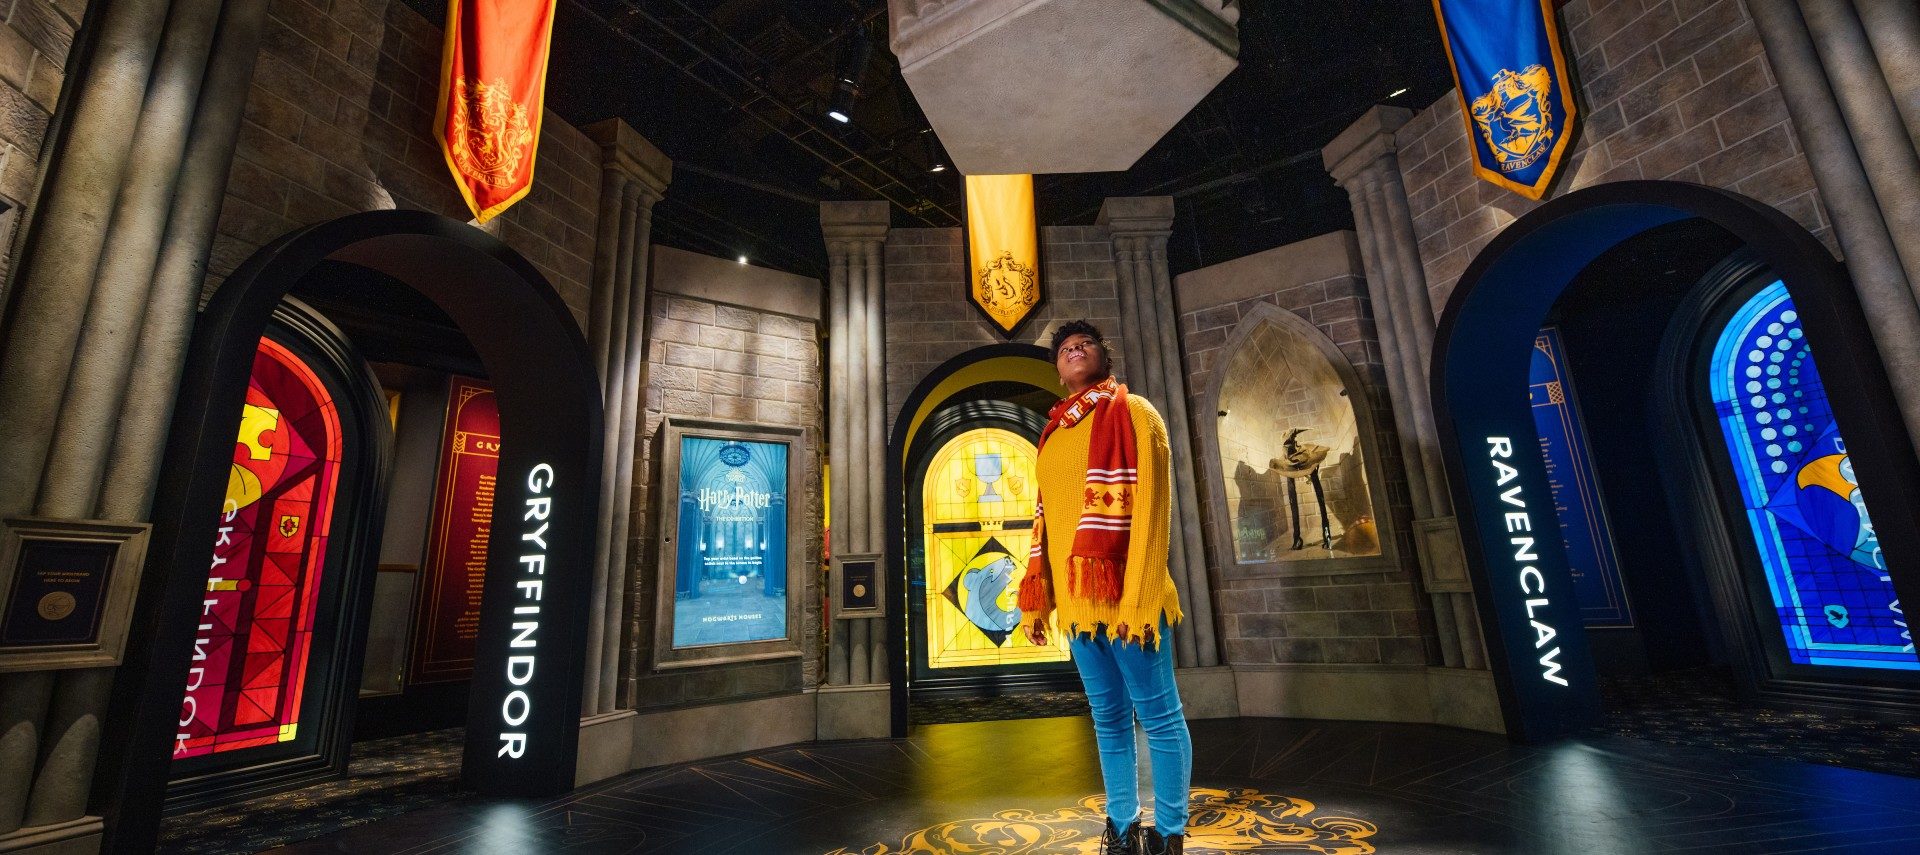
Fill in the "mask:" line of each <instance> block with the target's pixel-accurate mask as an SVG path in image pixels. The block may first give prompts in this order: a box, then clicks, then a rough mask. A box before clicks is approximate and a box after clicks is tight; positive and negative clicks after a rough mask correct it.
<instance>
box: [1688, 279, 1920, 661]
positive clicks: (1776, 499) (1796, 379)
mask: <svg viewBox="0 0 1920 855" xmlns="http://www.w3.org/2000/svg"><path fill="white" fill-rule="evenodd" d="M1860 334H1861V335H1865V332H1864V331H1862V332H1861V333H1860ZM1710 370H1711V372H1712V376H1711V378H1710V382H1709V388H1710V394H1711V397H1712V400H1713V410H1714V416H1715V418H1716V419H1717V420H1718V422H1719V425H1720V430H1721V435H1722V438H1723V439H1724V440H1725V442H1726V450H1727V454H1728V457H1729V459H1730V462H1731V463H1732V466H1733V473H1734V480H1735V481H1736V482H1737V485H1738V489H1739V500H1740V503H1741V507H1743V508H1744V509H1745V511H1746V523H1747V528H1748V530H1749V531H1750V533H1751V534H1752V537H1753V541H1754V546H1755V547H1756V549H1757V551H1758V552H1759V555H1760V565H1761V568H1762V570H1763V572H1764V573H1765V576H1766V582H1767V588H1768V590H1769V591H1770V592H1771V593H1772V597H1773V610H1774V613H1775V615H1776V616H1777V618H1778V621H1779V627H1780V632H1781V635H1782V637H1783V639H1784V641H1785V644H1786V651H1787V656H1788V658H1789V659H1790V660H1791V661H1792V662H1794V663H1796V664H1802V665H1824V666H1832V667H1844V668H1879V669H1899V670H1920V659H1916V658H1915V656H1914V648H1913V640H1912V635H1911V633H1910V631H1909V630H1908V629H1907V628H1906V627H1905V626H1903V624H1904V623H1905V620H1906V619H1905V617H1904V616H1903V614H1902V612H1901V611H1900V609H1899V595H1898V594H1897V593H1895V591H1894V588H1893V580H1892V577H1891V576H1889V575H1888V573H1887V569H1886V559H1885V557H1884V556H1883V555H1882V554H1881V552H1880V540H1879V537H1878V535H1877V534H1876V533H1875V532H1874V523H1873V519H1872V517H1870V516H1869V515H1868V513H1867V499H1866V497H1865V496H1863V495H1861V492H1860V487H1859V483H1858V479H1857V478H1856V477H1855V476H1854V470H1853V460H1852V458H1851V457H1849V456H1848V454H1847V443H1846V439H1845V438H1843V437H1842V436H1841V435H1840V431H1839V429H1838V426H1837V425H1836V424H1835V423H1834V418H1833V410H1832V408H1831V407H1830V406H1828V403H1827V394H1826V388H1825V386H1824V385H1823V384H1822V382H1821V378H1820V374H1819V372H1818V371H1817V370H1815V368H1814V363H1813V359H1812V358H1811V357H1810V356H1809V351H1808V343H1807V340H1806V337H1805V334H1804V333H1803V332H1802V330H1801V327H1800V317H1799V313H1798V312H1796V311H1795V310H1794V306H1793V301H1792V299H1791V298H1789V297H1788V295H1787V289H1786V286H1785V285H1784V284H1783V283H1780V282H1774V283H1773V284H1771V285H1769V286H1767V287H1765V288H1763V289H1761V290H1760V292H1759V293H1758V294H1755V295H1754V296H1753V298H1752V299H1750V300H1748V301H1747V302H1746V303H1745V304H1744V305H1742V306H1741V307H1740V309H1739V311H1737V312H1736V313H1735V314H1734V316H1733V318H1732V319H1731V320H1730V321H1728V323H1727V327H1726V329H1725V330H1724V331H1723V332H1722V333H1721V334H1720V338H1719V340H1718V342H1717V343H1716V345H1715V347H1714V351H1713V360H1712V362H1711V368H1710Z"/></svg>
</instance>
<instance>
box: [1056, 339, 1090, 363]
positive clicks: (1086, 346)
mask: <svg viewBox="0 0 1920 855" xmlns="http://www.w3.org/2000/svg"><path fill="white" fill-rule="evenodd" d="M1099 346H1100V343H1099V342H1096V341H1092V340H1087V341H1083V342H1080V343H1079V344H1063V345H1060V353H1066V352H1067V351H1069V350H1071V351H1073V352H1075V353H1082V354H1084V353H1091V352H1093V349H1094V348H1096V347H1099ZM1054 358H1056V359H1058V358H1059V354H1055V356H1054Z"/></svg>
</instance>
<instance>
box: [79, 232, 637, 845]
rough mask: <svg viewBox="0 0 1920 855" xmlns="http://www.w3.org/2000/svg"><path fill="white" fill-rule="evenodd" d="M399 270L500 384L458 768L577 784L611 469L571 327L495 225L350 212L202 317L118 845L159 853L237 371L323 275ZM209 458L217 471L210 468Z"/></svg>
mask: <svg viewBox="0 0 1920 855" xmlns="http://www.w3.org/2000/svg"><path fill="white" fill-rule="evenodd" d="M329 263H338V264H346V265H353V266H356V267H360V268H365V269H367V270H370V271H374V272H376V273H378V274H380V275H382V276H386V277H390V278H392V279H394V280H397V281H399V282H402V283H404V284H405V285H406V286H408V287H409V288H411V289H413V290H414V291H417V292H419V293H420V294H421V295H424V296H425V297H426V298H427V299H428V300H430V301H431V303H432V305H433V306H434V307H435V308H436V309H437V310H438V311H440V312H443V313H444V314H445V316H446V317H448V318H450V319H452V321H453V322H454V324H455V325H457V327H458V329H459V331H460V332H461V333H462V334H463V335H464V336H465V338H466V339H467V340H468V341H470V342H472V343H473V346H474V349H475V351H476V352H477V355H478V357H479V361H480V363H481V365H482V367H483V368H484V370H485V372H486V374H487V375H488V377H489V378H490V380H491V382H492V383H493V384H494V386H495V388H496V389H497V390H498V397H499V424H500V435H501V437H502V439H503V440H504V441H503V442H502V443H501V447H500V449H499V452H498V453H499V457H498V471H499V477H498V481H497V486H496V488H495V490H494V491H493V493H492V494H491V496H492V507H491V509H490V510H489V511H488V512H487V513H486V518H487V520H488V524H489V526H490V530H491V531H492V532H493V533H494V534H493V535H492V536H493V538H494V541H495V542H496V543H497V542H506V543H512V544H514V546H515V547H516V548H513V549H497V548H496V549H489V551H488V553H487V558H486V565H487V572H486V574H485V576H486V583H485V590H484V592H483V595H482V605H481V613H480V615H479V619H478V621H479V627H478V637H477V642H476V647H475V654H474V661H475V669H474V672H473V680H472V682H471V686H470V691H469V701H470V702H469V715H468V720H467V725H468V726H467V732H466V746H465V754H464V761H463V763H462V777H463V780H464V782H465V783H466V785H467V786H469V787H472V788H474V789H476V790H479V791H481V792H485V793H489V794H499V795H543V794H550V793H555V792H562V791H565V790H567V789H570V788H571V787H572V784H573V777H574V768H575V763H574V759H575V758H574V751H575V746H576V741H577V738H578V726H579V704H580V677H581V675H580V669H581V667H582V662H583V661H584V657H583V655H582V654H581V647H582V644H583V640H584V634H585V622H586V621H585V618H586V614H585V612H586V605H587V598H588V595H589V588H590V584H591V582H590V570H589V568H590V567H591V563H592V560H593V544H594V538H593V530H594V529H593V526H594V522H595V519H596V517H597V505H598V501H599V477H600V466H599V462H600V455H599V447H598V446H599V441H600V435H601V432H600V424H599V422H600V391H599V384H598V381H597V378H596V377H595V373H594V368H593V362H592V359H591V357H590V355H589V354H588V352H587V346H586V342H585V340H584V338H583V337H582V335H581V333H580V330H579V328H578V326H577V323H576V322H575V320H574V317H573V315H572V313H571V312H570V310H569V309H568V307H567V306H566V305H565V303H564V302H562V301H561V300H560V298H559V296H558V295H557V294H556V293H555V292H554V290H553V288H552V286H551V285H549V284H548V283H547V282H546V281H545V279H544V278H543V277H542V276H541V275H540V273H539V272H538V271H537V270H535V269H534V268H533V266H532V265H531V264H530V263H528V262H527V261H526V260H525V259H524V258H522V257H520V256H519V255H518V254H517V253H515V252H514V251H513V250H512V249H510V248H508V247H507V246H506V245H505V244H502V243H500V242H499V241H498V240H496V239H494V238H493V237H491V236H490V235H487V234H486V233H484V232H481V231H479V230H477V229H474V228H472V227H470V226H468V225H466V224H463V223H459V222H456V221H453V220H449V219H446V218H444V217H439V216H435V215H432V214H427V213H424V212H417V211H377V212H371V213H365V214H356V215H353V216H349V217H344V218H341V219H339V220H334V221H331V222H328V223H323V224H320V225H316V226H312V227H309V228H305V229H302V230H300V231H298V232H295V233H292V234H289V235H287V236H285V237H282V238H280V239H279V240H277V241H275V242H274V243H272V244H270V245H268V246H267V247H265V248H263V249H261V250H260V251H259V252H258V253H256V254H255V255H254V256H253V257H252V258H250V259H249V260H248V261H247V262H246V263H245V264H243V265H242V266H241V267H240V269H239V270H237V271H235V272H234V274H233V275H232V276H230V277H228V279H227V280H226V282H225V283H223V285H222V286H221V288H220V290H219V291H218V292H216V294H215V295H214V298H213V300H212V302H210V303H209V304H208V306H207V308H206V309H205V310H204V311H203V312H202V314H201V316H200V318H199V320H198V322H197V324H196V327H195V334H194V340H193V342H192V345H191V346H190V348H189V351H188V358H187V365H186V368H185V371H184V373H183V380H182V385H181V390H180V394H179V397H178V404H177V406H176V408H175V418H174V424H173V427H172V431H171V434H170V438H169V441H168V442H169V444H168V449H167V461H168V465H167V466H166V467H165V471H164V472H163V475H162V481H161V484H160V488H159V491H160V494H161V495H164V496H170V497H173V500H172V501H170V502H166V503H162V504H161V505H160V506H159V507H158V508H156V511H155V520H154V534H153V539H152V544H151V547H150V550H149V552H148V559H147V566H146V569H145V572H144V574H143V576H142V579H141V589H140V596H139V602H138V605H137V607H136V611H135V616H134V629H133V633H134V635H135V637H140V638H146V639H149V640H150V643H149V644H148V645H147V646H146V648H145V649H143V650H139V651H136V652H133V653H131V654H130V655H129V656H128V657H127V662H126V664H125V665H124V666H123V668H122V671H121V674H120V676H119V679H118V680H117V681H116V684H115V689H114V691H115V699H114V704H113V709H114V710H116V711H119V714H117V715H114V716H112V717H111V718H110V719H109V721H108V723H107V733H106V736H105V740H106V741H107V742H108V743H117V744H120V745H123V746H125V748H124V750H123V751H120V752H114V753H111V754H109V755H108V756H107V757H105V758H104V759H103V762H102V769H101V772H100V774H99V775H98V777H99V779H100V780H101V782H102V786H101V787H100V796H99V800H100V801H101V802H102V803H103V805H102V806H103V808H104V813H105V815H106V816H107V819H108V826H107V838H108V839H107V843H106V845H107V847H108V848H110V849H114V850H116V851H145V850H149V849H151V848H152V847H153V844H154V838H155V834H156V830H157V827H158V820H159V813H160V805H161V799H162V797H163V793H164V782H165V781H166V780H167V778H168V767H169V765H170V762H171V757H170V754H171V752H170V748H171V746H172V744H173V734H172V731H173V730H174V722H173V721H172V717H171V716H167V715H152V714H149V713H150V711H152V710H167V709H172V708H173V707H174V706H175V705H176V704H177V703H178V699H179V694H178V693H179V687H180V686H182V685H185V681H186V679H187V677H188V668H189V664H190V662H191V656H192V654H193V647H194V632H195V627H196V626H197V624H198V622H199V613H200V607H201V600H202V595H203V593H204V590H205V579H206V573H205V568H206V562H207V547H206V545H207V544H210V543H213V542H215V537H216V533H217V528H218V522H219V518H220V514H221V507H222V499H221V496H222V494H223V493H224V492H225V490H226V488H227V480H228V479H227V474H228V473H227V467H226V465H225V463H226V458H227V457H229V456H230V455H231V454H232V453H233V446H234V440H233V426H234V425H235V424H237V423H239V418H240V417H241V415H242V403H243V399H244V397H245V393H246V389H247V383H246V378H247V375H248V372H249V371H250V369H251V367H252V363H253V360H254V354H255V351H256V349H257V347H258V343H259V341H260V338H261V335H262V334H263V333H264V332H265V331H266V328H267V325H268V321H269V318H270V316H271V315H272V313H273V312H274V311H275V309H276V307H278V306H281V305H282V304H283V301H284V300H285V298H286V297H287V295H288V294H289V292H290V291H292V290H293V289H294V288H295V287H296V285H298V284H299V283H301V282H302V281H303V280H305V279H306V278H307V277H308V276H309V274H311V273H312V272H313V271H314V270H315V269H316V268H319V267H321V266H323V265H326V264H329ZM213 461H218V463H217V464H215V463H211V462H213Z"/></svg>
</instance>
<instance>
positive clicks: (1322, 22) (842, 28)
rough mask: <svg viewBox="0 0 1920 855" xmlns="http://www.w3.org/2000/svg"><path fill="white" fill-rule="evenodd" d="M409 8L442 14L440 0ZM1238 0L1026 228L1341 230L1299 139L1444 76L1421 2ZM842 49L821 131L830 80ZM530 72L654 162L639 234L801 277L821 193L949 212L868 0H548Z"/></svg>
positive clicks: (1254, 242)
mask: <svg viewBox="0 0 1920 855" xmlns="http://www.w3.org/2000/svg"><path fill="white" fill-rule="evenodd" d="M408 2H409V3H410V4H411V5H413V6H414V7H415V8H417V9H419V10H420V11H421V12H422V13H423V14H425V15H427V16H428V17H429V18H430V19H432V20H435V21H440V20H444V16H445V8H446V7H445V0H408ZM1241 8H1242V10H1243V12H1242V17H1241V19H1240V67H1239V68H1238V69H1237V70H1235V71H1234V72H1233V73H1232V74H1230V75H1228V77H1227V78H1226V80H1225V81H1223V82H1222V83H1221V84H1220V85H1219V86H1218V87H1216V88H1215V89H1214V91H1213V92H1212V93H1211V94H1209V95H1208V96H1207V97H1206V98H1205V99H1204V100H1202V101H1201V102H1200V104H1199V105H1198V106H1197V107H1195V108H1194V109H1193V111H1192V112H1191V113H1189V114H1188V115H1187V117H1186V118H1185V119H1183V120H1182V121H1181V122H1180V123H1179V124H1178V125H1177V126H1175V127H1174V129H1173V130H1172V131H1171V132H1170V133H1168V134H1167V136H1166V137H1165V138H1164V139H1162V140H1161V141H1160V143H1159V144H1157V145H1155V146H1154V147H1153V148H1152V149H1151V150H1150V151H1148V152H1147V154H1146V155H1145V156H1144V157H1142V158H1141V159H1140V161H1139V162H1138V163H1137V164H1135V165H1134V167H1133V168H1132V169H1130V170H1127V171H1126V172H1102V173H1082V174H1061V175H1045V176H1039V177H1038V179H1037V194H1038V197H1039V206H1040V221H1041V222H1042V223H1043V224H1049V225H1054V224H1082V223H1091V222H1092V221H1093V219H1094V216H1095V214H1096V213H1097V212H1098V210H1099V207H1100V202H1101V200H1102V199H1104V198H1106V197H1108V196H1127V195H1172V196H1174V197H1175V198H1176V199H1177V210H1178V211H1179V220H1178V222H1177V223H1176V226H1175V229H1174V235H1173V239H1172V241H1171V244H1170V255H1171V263H1172V266H1173V268H1174V272H1176V273H1178V272H1184V271H1186V270H1191V269H1194V268H1198V267H1202V266H1205V265H1208V264H1215V263H1218V262H1221V261H1226V260H1228V259H1232V258H1238V257H1240V256H1243V255H1247V254H1249V253H1253V252H1258V251H1260V250H1263V249H1268V248H1271V247H1275V246H1281V245H1284V244H1287V243H1291V242H1293V241H1296V240H1300V239H1302V238H1305V237H1311V236H1313V235H1317V234H1322V233H1325V232H1328V231H1332V230H1335V229H1341V228H1351V227H1352V215H1351V213H1350V212H1349V209H1348V207H1347V201H1346V196H1345V194H1344V193H1343V192H1342V191H1341V190H1340V189H1339V188H1337V187H1335V186H1334V185H1333V181H1332V179H1330V178H1328V177H1327V175H1326V172H1325V170H1324V169H1323V168H1322V166H1321V164H1320V153H1319V150H1320V147H1321V146H1323V145H1325V144H1326V143H1327V141H1329V140H1331V139H1332V138H1333V136H1334V135H1335V134H1337V133H1339V132H1340V130H1342V129H1343V128H1345V127H1346V126H1347V125H1348V124H1349V123H1350V122H1352V121H1353V119H1354V118H1355V117H1357V116H1358V115H1359V114H1360V113H1361V112H1362V111H1364V110H1365V109H1366V108H1367V107H1369V106H1371V105H1373V104H1375V103H1380V102H1383V101H1387V102H1390V103H1394V104H1399V105H1402V106H1407V107H1412V108H1416V109H1417V108H1419V107H1422V106H1425V105H1426V104H1428V103H1431V102H1432V101H1433V100H1434V99H1436V98H1438V97H1439V96H1440V95H1442V94H1444V93H1445V92H1446V91H1447V90H1448V89H1450V88H1451V86H1452V81H1451V79H1450V78H1449V77H1448V73H1447V69H1446V63H1445V57H1444V56H1443V55H1442V53H1441V50H1440V45H1439V38H1438V35H1437V33H1436V30H1435V27H1434V20H1433V7H1432V4H1431V0H1364V2H1348V3H1327V2H1325V0H1246V2H1243V3H1242V4H1241ZM863 43H864V45H865V47H866V50H864V51H863V50H862V45H863ZM863 53H864V54H865V55H866V57H867V61H866V63H865V66H864V68H863V69H861V70H860V71H859V73H857V74H852V75H851V76H852V77H853V78H854V79H855V80H857V82H858V83H859V86H860V94H859V97H858V99H857V100H856V101H855V102H854V104H853V107H852V109H851V110H850V111H849V113H850V115H851V118H852V121H851V122H850V123H847V124H841V123H839V122H836V121H833V120H831V119H829V118H827V116H826V112H827V109H828V105H829V103H830V101H831V99H832V97H833V89H834V85H835V83H836V81H837V80H838V79H839V78H840V77H842V76H846V75H844V74H843V73H842V72H843V71H844V70H847V69H851V68H852V67H854V66H855V65H857V64H858V60H859V57H860V56H861V55H862V54H863ZM551 62H552V65H551V71H550V73H549V75H548V82H549V87H548V92H547V105H548V106H549V107H550V108H551V109H552V110H553V111H554V112H555V113H557V114H559V115H560V116H562V117H564V118H566V119H567V120H568V121H570V122H573V123H575V124H577V125H579V124H587V123H590V122H594V121H598V120H600V119H604V118H607V117H609V116H619V117H621V118H624V119H625V120H626V121H627V122H628V123H629V124H631V125H632V126H633V127H634V129H635V130H638V131H639V132H640V133H641V134H642V135H643V136H645V137H647V139H649V140H651V141H652V142H653V143H654V144H655V145H657V146H659V147H660V149H661V150H662V151H664V152H666V154H667V156H669V157H671V158H673V160H674V178H673V185H672V187H671V188H670V189H669V190H668V192H667V197H666V199H665V200H664V201H662V202H661V203H660V204H659V206H658V207H657V208H656V209H655V214H654V239H655V240H656V241H657V242H659V243H663V244H667V245H670V246H676V247H680V248H684V249H689V250H694V251H697V252H703V253H707V254H712V255H722V256H729V257H731V256H736V255H746V256H748V257H750V258H751V259H753V260H754V261H755V262H756V263H760V264H765V265H768V266H771V267H776V268H780V269H784V270H790V271H794V272H796V273H804V274H807V275H811V276H822V275H824V273H825V270H826V249H825V246H824V245H823V243H822V241H821V238H820V228H819V210H818V206H817V203H818V202H819V201H821V200H827V199H883V198H884V199H888V200H890V201H891V202H893V203H894V217H893V220H894V225H896V226H919V225H936V226H950V225H956V224H958V222H959V214H960V211H961V209H962V200H961V198H960V184H961V179H960V176H959V174H958V173H956V172H955V171H954V170H952V169H946V170H944V171H941V172H933V171H931V170H932V168H933V167H934V166H935V165H937V164H940V163H942V162H943V160H944V155H943V154H942V152H941V151H940V148H939V142H938V141H937V140H936V139H934V135H933V134H932V133H931V131H930V130H929V129H928V127H927V122H926V118H925V117H924V116H923V115H922V114H921V112H920V109H919V106H918V105H917V104H916V103H915V102H914V99H913V95H912V93H911V92H910V91H909V90H908V88H907V86H906V82H905V81H904V80H903V79H902V78H901V76H900V69H899V66H898V63H896V62H895V60H894V58H893V54H892V52H891V51H890V50H889V49H888V47H887V20H886V3H885V0H809V2H792V1H791V0H788V2H782V0H559V6H558V15H557V21H556V24H555V27H554V36H553V50H552V60H551ZM1401 89H1405V90H1406V91H1404V92H1401V93H1400V94H1398V95H1394V94H1393V93H1395V92H1396V91H1398V90H1401Z"/></svg>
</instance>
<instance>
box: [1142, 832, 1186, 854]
mask: <svg viewBox="0 0 1920 855" xmlns="http://www.w3.org/2000/svg"><path fill="white" fill-rule="evenodd" d="M1145 838H1146V841H1145V843H1144V844H1143V845H1142V846H1141V847H1140V850H1141V855H1181V853H1182V852H1184V851H1185V849H1186V845H1187V836H1186V835H1185V834H1170V835H1167V836H1166V837H1161V836H1160V829H1157V828H1154V827H1153V826H1147V830H1146V835H1145Z"/></svg>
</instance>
